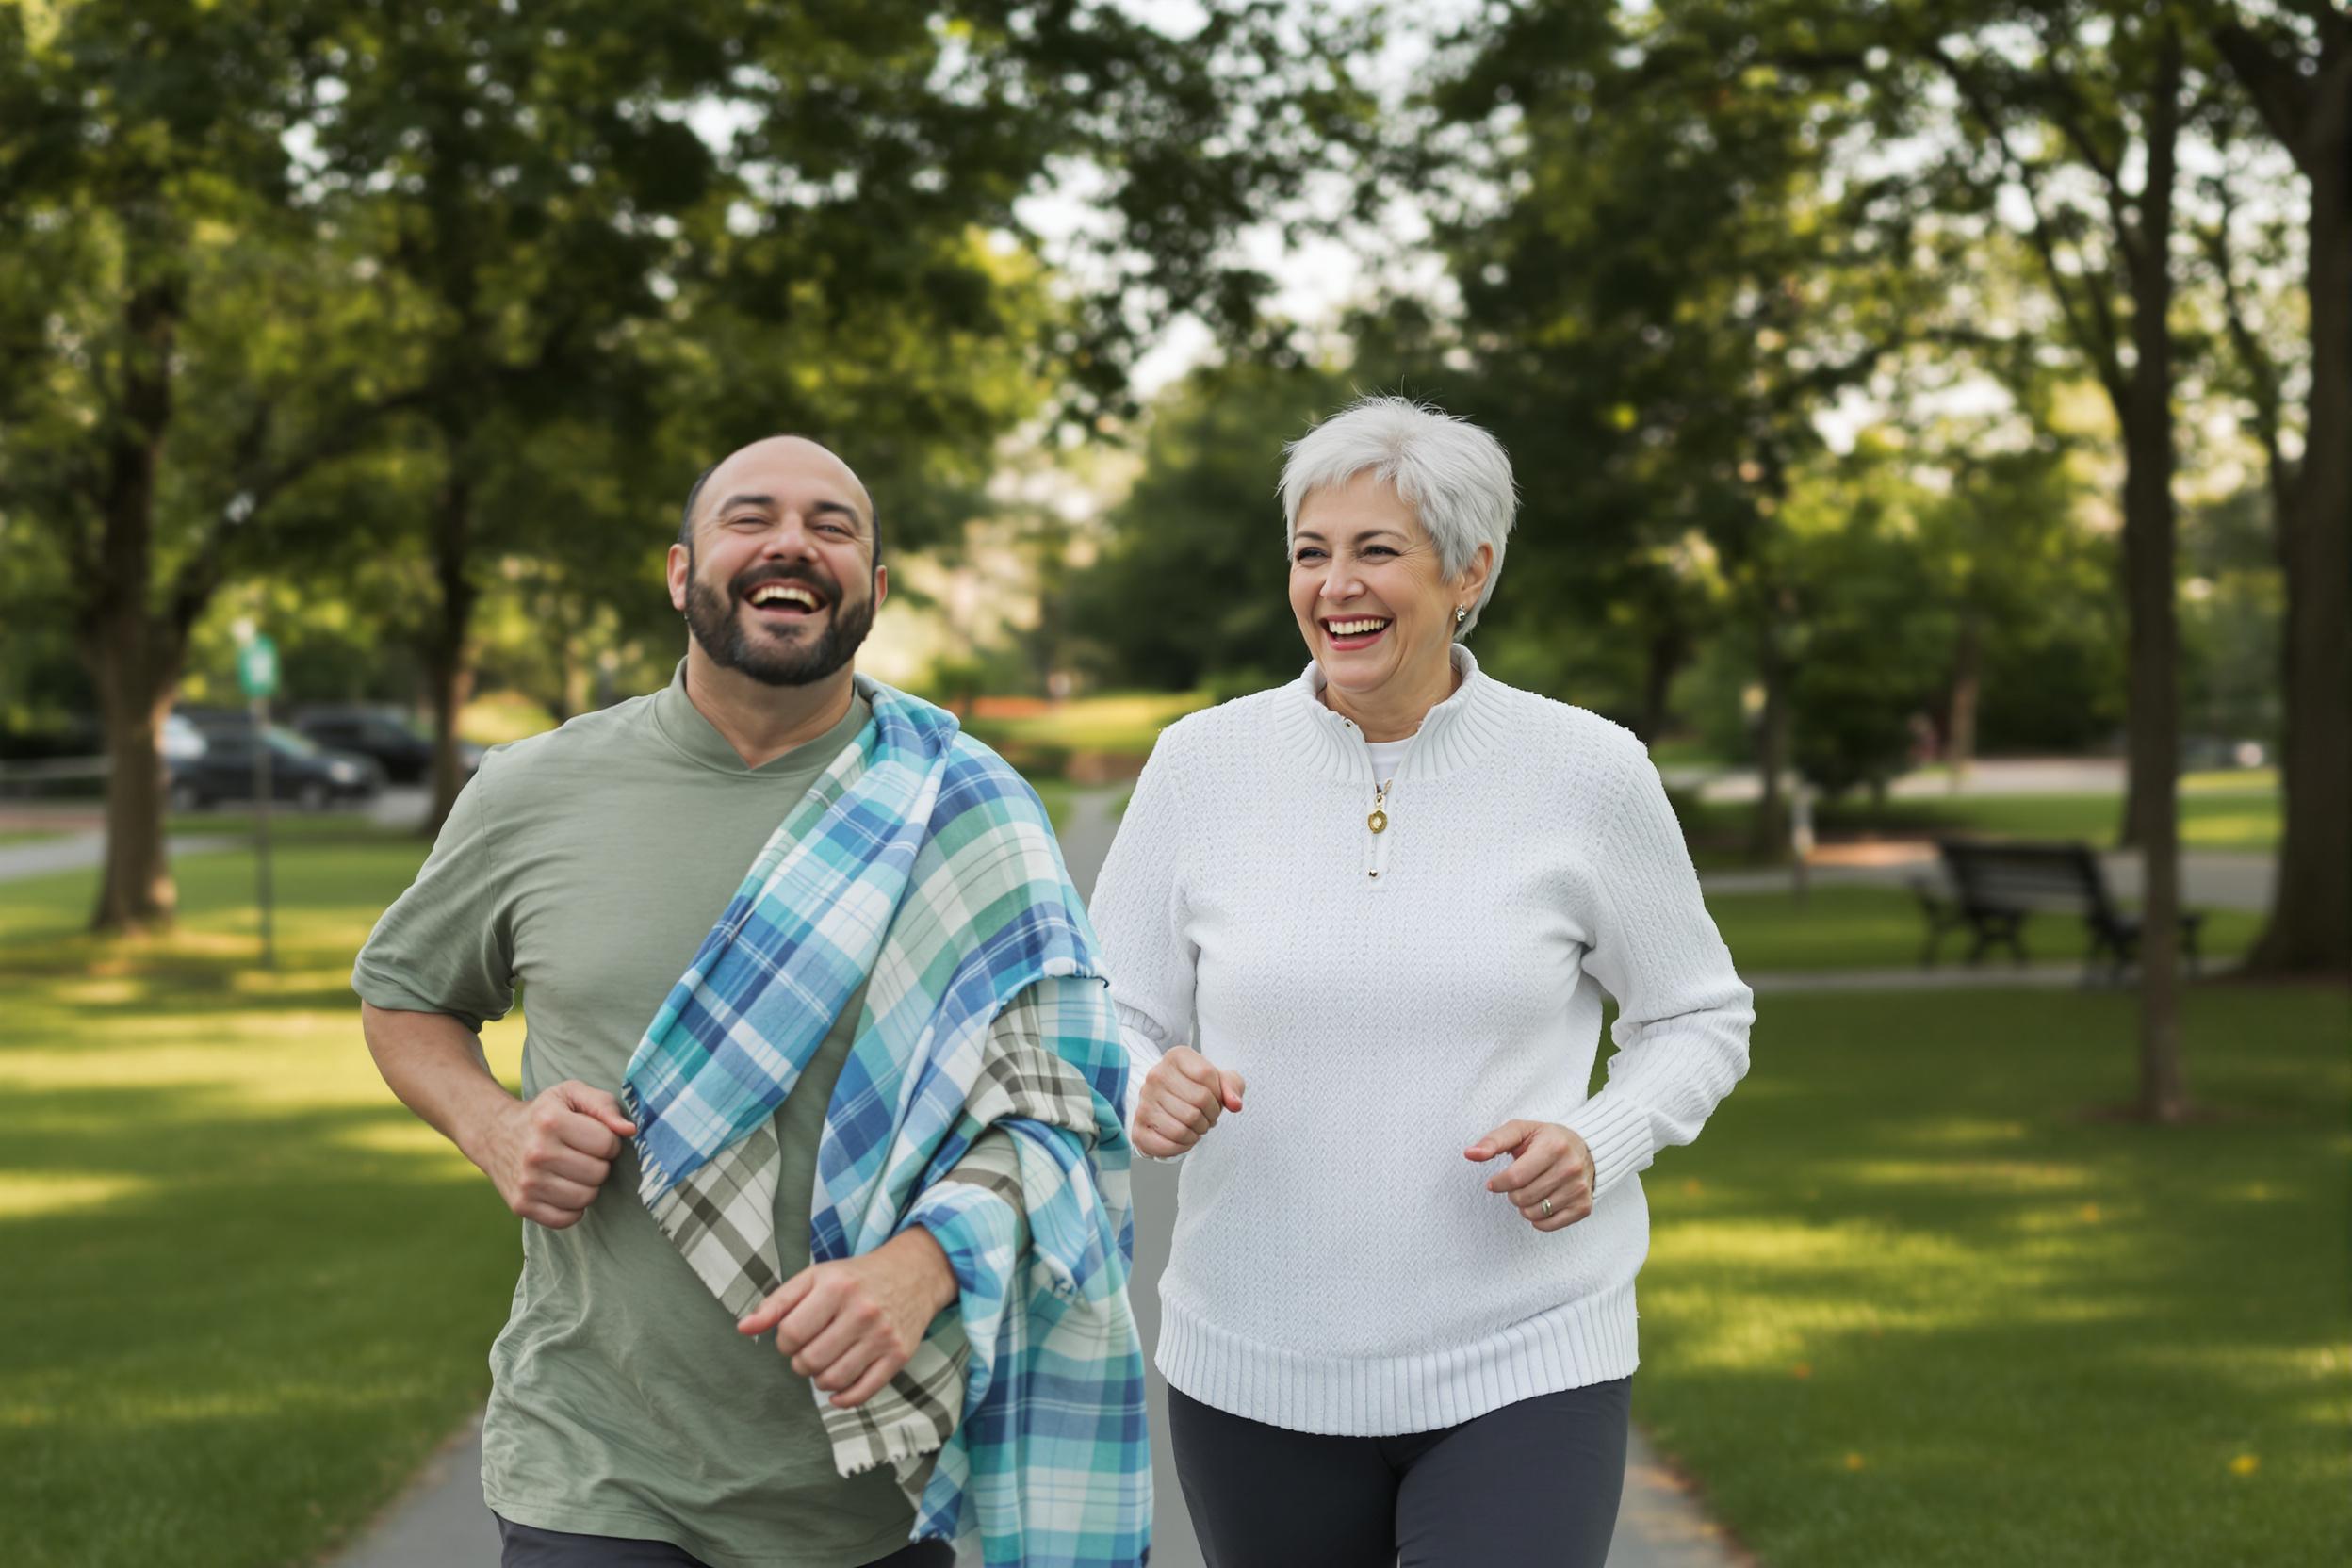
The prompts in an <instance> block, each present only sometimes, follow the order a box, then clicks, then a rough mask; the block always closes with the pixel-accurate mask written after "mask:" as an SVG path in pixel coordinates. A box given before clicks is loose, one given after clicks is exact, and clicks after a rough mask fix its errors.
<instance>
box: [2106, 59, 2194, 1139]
mask: <svg viewBox="0 0 2352 1568" xmlns="http://www.w3.org/2000/svg"><path fill="white" fill-rule="evenodd" d="M2160 25H2162V26H2163V27H2164V38H2163V41H2162V43H2161V45H2160V47H2161V49H2162V51H2163V52H2162V56H2161V60H2162V63H2161V65H2160V66H2159V69H2158V74H2157V80H2156V83H2155V84H2154V91H2153V93H2152V103H2151V106H2150V112H2149V115H2148V177H2147V183H2146V185H2145V187H2144V188H2143V194H2142V196H2141V199H2140V210H2139V218H2140V222H2139V234H2138V243H2137V244H2136V245H2135V246H2132V247H2130V272H2131V339H2132V350H2133V361H2132V366H2131V379H2130V381H2129V382H2128V383H2127V384H2125V386H2124V388H2123V394H2124V395H2123V400H2122V404H2123V406H2122V407H2120V408H2119V409H2117V410H2116V413H2117V415H2118V416H2119V417H2120V422H2121V424H2122V426H2123V439H2124V482H2123V557H2124V582H2125V595H2126V603H2127V605H2128V607H2129V609H2130V613H2131V631H2130V639H2129V645H2130V653H2129V660H2130V678H2131V699H2130V712H2131V738H2130V768H2131V797H2132V800H2133V802H2134V804H2135V811H2134V818H2133V824H2132V825H2133V826H2134V827H2135V828H2136V829H2137V831H2138V834H2139V847H2140V855H2141V860H2142V864H2143V866H2144V867H2145V871H2144V873H2143V876H2144V881H2143V886H2142V892H2141V908H2140V920H2141V929H2140V955H2139V956H2140V1031H2139V1035H2140V1101H2139V1109H2140V1114H2141V1115H2142V1116H2143V1117H2145V1118H2146V1119H2148V1120H2150V1121H2178V1120H2180V1119H2181V1118H2182V1117H2183V1116H2184V1115H2185V1114H2186V1113H2187V1110H2188V1089H2187V1085H2186V1080H2185V1077H2184V1075H2183V1072H2182V1069H2181V1060H2180V817H2179V814H2178V809H2177V807H2178V795H2179V787H2180V777H2179V773H2180V628H2179V624H2178V619H2177V615H2176V609H2177V606H2176V595H2177V588H2176V585H2175V582H2174V577H2173V573H2174V548H2175V544H2174V531H2175V521H2174V514H2173V497H2172V476H2173V466H2174V448H2173V429H2172V328H2171V322H2170V319H2169V318H2170V313H2171V308H2172V258H2171V253H2170V250H2171V237H2172V194H2173V193H2172V184H2173V172H2174V158H2175V151H2176V149H2175V139H2176V136H2177V133H2178V127H2179V102H2180V72H2181V63H2180V35H2179V33H2178V32H2177V31H2176V30H2175V28H2174V24H2171V23H2170V22H2165V23H2163V24H2160Z"/></svg>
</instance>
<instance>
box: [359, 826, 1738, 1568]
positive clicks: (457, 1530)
mask: <svg viewBox="0 0 2352 1568" xmlns="http://www.w3.org/2000/svg"><path fill="white" fill-rule="evenodd" d="M1123 793H1124V791H1123V790H1117V789H1113V790H1098V791H1089V792H1086V793H1083V794H1079V795H1076V796H1074V797H1072V799H1071V801H1070V818H1069V821H1068V822H1067V823H1065V824H1064V825H1063V826H1062V828H1061V829H1060V833H1059V837H1060V839H1061V842H1062V855H1063V858H1064V859H1065V860H1066V861H1067V862H1068V863H1069V866H1070V880H1071V881H1072V882H1073V883H1075V884H1076V885H1077V887H1078V889H1079V890H1080V891H1081V892H1082V893H1083V892H1090V891H1092V890H1093V888H1094V879H1095V876H1096V874H1098V873H1099V872H1101V871H1102V869H1103V857H1104V855H1106V854H1107V853H1108V852H1109V850H1110V847H1111V836H1112V834H1113V832H1114V831H1115V830H1116V829H1117V827H1118V821H1117V819H1116V817H1114V815H1113V814H1112V813H1113V809H1114V808H1115V807H1116V805H1117V804H1118V801H1119V798H1120V796H1121V795H1122V794H1123ZM1175 1212H1176V1168H1174V1167H1172V1166H1164V1165H1158V1164H1154V1163H1152V1162H1149V1161H1143V1162H1138V1163H1137V1165H1136V1168H1135V1220H1136V1223H1135V1291H1134V1293H1133V1299H1134V1302H1135V1317H1136V1322H1137V1327H1138V1328H1139V1329H1140V1330H1141V1331H1142V1335H1143V1343H1144V1345H1145V1346H1146V1347H1147V1348H1149V1347H1151V1346H1152V1345H1156V1344H1157V1343H1158V1342H1159V1336H1160V1303H1159V1288H1158V1286H1159V1279H1160V1271H1161V1270H1162V1269H1163V1268H1165V1267H1167V1266H1168V1242H1169V1238H1170V1234H1171V1229H1172V1220H1173V1217H1174V1215H1175ZM1144 1361H1145V1380H1146V1384H1147V1387H1146V1398H1147V1400H1148V1402H1149V1405H1150V1409H1151V1418H1152V1430H1154V1431H1160V1432H1164V1431H1166V1430H1167V1429H1168V1385H1167V1383H1166V1381H1165V1380H1163V1379H1162V1378H1161V1377H1160V1374H1159V1370H1158V1368H1156V1367H1154V1366H1152V1365H1151V1357H1150V1355H1149V1354H1147V1355H1146V1356H1145V1358H1144ZM1634 1442H1635V1446H1634V1450H1633V1452H1632V1454H1631V1455H1630V1456H1629V1457H1628V1459H1627V1462H1626V1465H1625V1505H1624V1507H1623V1509H1622V1510H1621V1511H1620V1512H1619V1515H1618V1520H1617V1537H1616V1540H1615V1542H1614V1543H1613V1544H1611V1545H1610V1547H1609V1568H1737V1565H1738V1564H1740V1562H1741V1561H1742V1559H1740V1558H1739V1557H1736V1556H1735V1555H1733V1553H1732V1552H1731V1551H1730V1550H1729V1549H1728V1548H1727V1546H1726V1544H1725V1538H1724V1536H1723V1532H1722V1530H1721V1528H1720V1527H1718V1526H1716V1525H1715V1524H1714V1523H1713V1522H1712V1521H1710V1520H1709V1519H1708V1518H1707V1516H1706V1514H1705V1512H1704V1511H1702V1510H1701V1509H1700V1508H1699V1507H1698V1506H1697V1504H1696V1503H1695V1502H1694V1501H1693V1500H1692V1498H1691V1495H1689V1493H1688V1491H1687V1490H1686V1488H1685V1487H1684V1485H1683V1483H1682V1482H1681V1481H1680V1480H1678V1479H1677V1478H1675V1477H1674V1475H1673V1473H1672V1472H1671V1471H1669V1470H1668V1469H1667V1467H1666V1466H1665V1465H1664V1464H1663V1463H1661V1462H1659V1460H1658V1457H1657V1456H1656V1455H1655V1454H1653V1453H1652V1452H1651V1451H1650V1449H1649V1447H1648V1446H1647V1445H1646V1444H1644V1443H1642V1440H1641V1437H1640V1434H1639V1433H1637V1434H1636V1435H1635V1440H1634ZM1152 1488H1153V1492H1154V1495H1155V1497H1156V1499H1157V1504H1158V1506H1157V1508H1156V1510H1155V1511H1154V1514H1153V1520H1152V1563H1153V1564H1154V1568H1201V1561H1202V1560H1201V1547H1200V1544H1199V1542H1198V1541H1196V1540H1195V1539H1194V1537H1193V1533H1192V1521H1191V1520H1190V1519H1189V1518H1188V1517H1186V1515H1185V1512H1184V1493H1183V1491H1182V1490H1181V1488H1180V1487H1179V1486H1178V1484H1177V1480H1176V1472H1175V1468H1174V1466H1173V1464H1172V1463H1171V1462H1170V1460H1169V1457H1168V1445H1167V1444H1166V1443H1154V1444H1153V1445H1152ZM1308 1506H1312V1505H1311V1504H1309V1505H1308ZM497 1560H498V1527H497V1526H496V1524H494V1523H493V1522H492V1520H491V1517H490V1514H489V1511H488V1510H486V1509H485V1508H484V1507H483V1506H482V1429H481V1417H480V1416H479V1415H477V1416H475V1417H474V1418H473V1419H472V1420H470V1421H469V1422H468V1423H467V1424H466V1428H465V1429H463V1430H462V1431H460V1432H459V1433H458V1434H457V1435H456V1436H455V1437H453V1438H451V1440H450V1441H449V1445H448V1446H445V1447H444V1448H443V1449H442V1450H441V1452H439V1453H438V1454H436V1455H435V1456H434V1457H433V1460H432V1462H429V1463H428V1464H427V1465H425V1467H424V1468H423V1470H421V1471H420V1472H419V1473H418V1475H417V1478H416V1480H415V1481H413V1482H412V1483H411V1484H410V1487H409V1490H408V1492H407V1494H406V1495H404V1496H403V1497H402V1498H401V1499H400V1501H399V1502H398V1503H396V1504H394V1505H393V1507H392V1509H391V1510H390V1511H388V1512H386V1513H385V1514H384V1516H383V1517H382V1518H381V1519H379V1520H378V1521H377V1523H376V1524H375V1526H374V1527H372V1528H371V1529H370V1530H368V1533H367V1534H366V1535H365V1536H363V1537H362V1539H361V1540H360V1541H359V1543H358V1544H356V1545H355V1546H354V1547H353V1548H352V1549H351V1552H350V1553H348V1554H347V1555H345V1556H344V1557H341V1558H339V1559H337V1560H336V1561H335V1568H477V1565H479V1568H492V1565H493V1564H495V1563H496V1562H497ZM973 1561H976V1559H974V1560H973Z"/></svg>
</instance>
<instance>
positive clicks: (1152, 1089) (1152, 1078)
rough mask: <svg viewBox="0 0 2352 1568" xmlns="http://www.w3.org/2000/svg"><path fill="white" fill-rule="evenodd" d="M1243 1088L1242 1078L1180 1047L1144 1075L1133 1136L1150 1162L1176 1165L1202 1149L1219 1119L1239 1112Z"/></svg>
mask: <svg viewBox="0 0 2352 1568" xmlns="http://www.w3.org/2000/svg"><path fill="white" fill-rule="evenodd" d="M1242 1087H1243V1085H1242V1081H1241V1074H1240V1073H1238V1072H1232V1071H1228V1070H1225V1069H1223V1068H1220V1067H1217V1066H1215V1065H1213V1064H1212V1063H1211V1062H1210V1061H1209V1059H1208V1058H1207V1057H1206V1056H1203V1055H1201V1053H1199V1052H1198V1051H1195V1050H1193V1049H1192V1048H1191V1047H1190V1046H1185V1045H1179V1046H1176V1047H1174V1048H1172V1049H1170V1050H1169V1051H1168V1054H1166V1055H1164V1056H1162V1057H1161V1058H1160V1059H1159V1060H1158V1061H1157V1062H1156V1063H1154V1064H1153V1065H1152V1070H1151V1071H1150V1072H1148V1073H1146V1074H1145V1075H1144V1080H1143V1092H1142V1093H1141V1094H1140V1095H1138V1096H1137V1097H1136V1101H1135V1126H1134V1127H1132V1128H1130V1129H1129V1133H1130V1135H1132V1136H1133V1137H1134V1139H1135V1147H1136V1148H1137V1149H1139V1150H1141V1151H1142V1152H1144V1153H1146V1154H1148V1155H1150V1156H1151V1157H1152V1158H1153V1159H1155V1160H1166V1159H1173V1158H1174V1157H1175V1156H1177V1155H1178V1154H1181V1153H1183V1152H1184V1151H1185V1150H1187V1149H1190V1148H1191V1147H1192V1146H1193V1145H1194V1144H1196V1143H1199V1142H1200V1141H1201V1135H1203V1134H1205V1133H1206V1132H1207V1131H1208V1130H1209V1129H1210V1128H1212V1127H1214V1126H1216V1125H1217V1118H1219V1117H1221V1116H1223V1115H1224V1114H1225V1113H1226V1112H1227V1111H1238V1110H1240V1109H1241V1091H1242Z"/></svg>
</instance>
